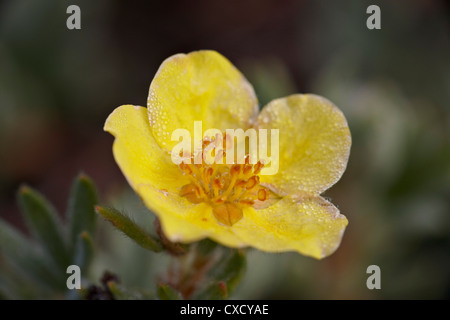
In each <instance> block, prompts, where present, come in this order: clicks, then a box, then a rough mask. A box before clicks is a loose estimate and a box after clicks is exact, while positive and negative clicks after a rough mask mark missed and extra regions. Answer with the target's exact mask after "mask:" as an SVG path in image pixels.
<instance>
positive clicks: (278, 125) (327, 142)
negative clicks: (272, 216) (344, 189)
mask: <svg viewBox="0 0 450 320" xmlns="http://www.w3.org/2000/svg"><path fill="white" fill-rule="evenodd" d="M256 127H258V128H260V129H279V162H278V163H279V169H278V173H277V174H275V175H265V176H264V175H263V176H261V182H262V183H268V184H270V185H272V186H273V187H274V188H275V189H277V190H278V191H279V192H280V194H282V195H286V194H296V193H302V192H306V193H313V194H317V195H318V194H320V193H322V192H323V191H325V190H326V189H328V188H329V187H331V186H332V185H333V184H335V183H336V182H337V181H338V180H339V179H340V177H341V176H342V173H343V172H344V171H345V168H346V166H347V161H348V157H349V153H350V145H351V136H350V130H349V128H348V125H347V121H346V119H345V117H344V115H343V114H342V112H341V111H340V110H339V109H338V108H337V107H336V106H335V105H333V104H332V103H331V102H330V101H328V100H327V99H325V98H323V97H320V96H317V95H311V94H305V95H300V94H296V95H292V96H289V97H286V98H282V99H277V100H273V101H272V102H270V103H269V104H268V105H267V106H265V107H264V109H263V110H262V111H261V113H260V114H259V116H258V119H257V123H256ZM268 136H270V134H269V133H268ZM270 147H271V145H270V144H269V150H270Z"/></svg>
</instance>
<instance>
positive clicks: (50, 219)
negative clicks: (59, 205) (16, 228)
mask: <svg viewBox="0 0 450 320" xmlns="http://www.w3.org/2000/svg"><path fill="white" fill-rule="evenodd" d="M18 201H19V206H20V209H21V211H22V214H23V216H24V218H25V221H26V223H27V225H28V227H29V229H30V231H31V232H32V233H33V235H34V236H35V237H36V238H37V239H38V240H39V241H40V242H41V244H42V246H43V248H44V249H45V250H46V252H47V253H48V254H49V256H50V257H51V258H52V259H53V261H54V262H55V263H56V264H57V265H58V266H59V267H60V268H61V269H62V270H64V271H65V270H66V268H67V266H68V265H69V261H70V259H69V255H68V252H67V250H66V246H65V242H64V239H63V237H62V234H61V230H62V227H61V223H60V221H59V219H58V216H57V214H56V212H55V209H54V208H53V206H52V205H51V204H50V203H49V202H48V201H47V200H46V199H45V198H44V197H43V196H42V195H40V194H39V193H38V192H36V191H34V190H32V189H31V188H29V187H27V186H23V187H21V188H20V190H19V193H18Z"/></svg>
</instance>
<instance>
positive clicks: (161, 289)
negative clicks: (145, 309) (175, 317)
mask: <svg viewBox="0 0 450 320" xmlns="http://www.w3.org/2000/svg"><path fill="white" fill-rule="evenodd" d="M158 297H159V298H160V299H161V300H182V299H183V298H182V296H181V294H180V293H179V292H178V291H177V290H175V289H174V288H172V287H171V286H169V285H168V284H165V283H159V284H158Z"/></svg>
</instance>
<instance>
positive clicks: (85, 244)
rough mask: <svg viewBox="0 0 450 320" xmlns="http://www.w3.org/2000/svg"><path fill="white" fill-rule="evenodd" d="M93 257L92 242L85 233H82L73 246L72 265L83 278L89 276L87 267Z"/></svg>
mask: <svg viewBox="0 0 450 320" xmlns="http://www.w3.org/2000/svg"><path fill="white" fill-rule="evenodd" d="M93 256H94V242H93V241H92V238H91V236H90V235H89V233H88V232H87V231H85V232H82V233H81V234H80V235H79V236H78V239H77V243H76V246H75V255H74V264H76V265H77V266H79V267H80V269H81V272H82V274H83V275H84V276H86V275H87V274H89V267H90V264H91V262H92V258H93Z"/></svg>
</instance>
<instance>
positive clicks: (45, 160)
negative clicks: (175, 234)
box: [0, 0, 450, 299]
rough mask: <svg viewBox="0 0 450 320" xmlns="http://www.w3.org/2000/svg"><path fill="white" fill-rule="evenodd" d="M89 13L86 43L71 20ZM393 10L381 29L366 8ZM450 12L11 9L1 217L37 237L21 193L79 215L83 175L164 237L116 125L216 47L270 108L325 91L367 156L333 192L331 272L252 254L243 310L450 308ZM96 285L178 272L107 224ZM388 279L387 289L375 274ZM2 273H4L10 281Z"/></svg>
mask: <svg viewBox="0 0 450 320" xmlns="http://www.w3.org/2000/svg"><path fill="white" fill-rule="evenodd" d="M70 4H77V5H79V6H80V8H81V26H82V29H81V30H72V31H70V30H68V29H67V28H66V19H67V17H68V14H66V8H67V7H68V5H70ZM371 4H377V5H379V6H380V8H381V26H382V29H381V30H368V29H367V28H366V19H367V17H368V14H366V8H367V7H368V6H369V5H371ZM449 27H450V13H449V6H448V3H446V2H445V1H431V0H401V1H361V0H358V1H356V0H354V1H324V0H308V1H307V0H305V1H301V0H299V1H293V0H292V1H289V0H286V1H280V0H249V1H237V0H232V1H208V0H200V1H151V2H150V1H119V0H114V1H113V0H110V1H106V0H102V1H88V0H85V1H76V0H74V1H62V0H52V1H51V0H40V1H35V0H9V1H1V2H0V146H1V152H0V218H2V219H5V220H7V221H8V222H10V223H12V224H14V225H16V226H18V228H21V229H23V230H25V229H24V228H23V222H22V221H21V218H20V215H19V213H18V208H17V205H16V203H15V194H16V191H17V189H18V187H19V186H20V184H21V183H23V182H26V183H28V184H30V185H31V186H33V187H35V188H36V189H38V190H39V191H41V192H42V193H44V194H45V195H47V196H48V198H49V199H50V200H51V201H52V202H53V203H54V204H55V206H56V208H57V209H60V211H64V208H65V206H66V199H67V195H68V193H69V187H70V183H71V181H72V178H73V177H74V176H75V175H76V174H77V173H78V172H80V171H81V170H82V171H84V172H86V173H87V174H88V175H90V176H91V177H92V178H93V180H94V181H95V182H96V184H97V185H98V186H99V190H100V195H101V199H102V203H104V204H112V205H115V206H116V207H118V208H119V209H124V210H125V211H127V212H128V213H130V214H131V215H132V216H133V217H134V218H135V220H137V221H140V222H142V223H143V224H148V225H149V226H150V227H151V225H150V224H151V222H152V220H153V215H152V214H150V213H148V211H147V210H146V209H145V207H144V206H143V205H142V203H141V202H140V201H139V200H138V198H137V197H136V196H135V195H134V194H133V192H132V191H131V189H130V188H129V186H128V185H127V183H126V181H125V179H124V177H123V176H122V174H121V172H120V171H119V169H118V167H117V165H116V164H115V162H114V160H113V157H112V152H111V146H112V141H113V138H112V137H111V136H110V135H109V134H107V133H105V132H103V130H102V127H103V123H104V121H105V119H106V117H107V116H108V115H109V113H110V112H111V111H112V110H113V109H114V108H115V107H117V106H119V105H121V104H140V105H144V106H145V105H146V98H147V92H148V87H149V84H150V82H151V80H152V78H153V76H154V74H155V72H156V70H157V68H158V66H159V65H160V63H161V62H162V61H163V60H164V59H165V58H167V57H168V56H170V55H172V54H175V53H180V52H189V51H193V50H198V49H214V50H217V51H219V52H220V53H222V54H223V55H225V56H226V57H227V58H228V59H230V60H231V61H232V62H233V63H234V64H235V65H236V66H237V67H238V68H239V69H240V70H241V71H242V72H243V73H244V74H245V76H246V77H247V78H248V79H249V81H250V82H251V83H252V84H253V85H254V87H255V90H256V92H257V95H258V98H259V101H260V104H261V105H264V104H265V103H267V102H268V101H270V100H271V99H273V98H276V97H281V96H285V95H288V94H292V93H296V92H301V93H307V92H311V93H316V94H319V95H322V96H325V97H327V98H328V99H330V100H331V101H333V102H334V103H335V104H336V105H338V106H339V107H340V108H341V109H342V110H343V112H344V114H345V115H346V117H347V119H348V122H349V126H350V130H351V132H352V138H353V145H352V151H351V156H350V161H349V164H348V168H347V171H346V172H345V174H344V176H343V178H342V179H341V180H340V181H339V182H338V183H337V184H336V185H335V186H334V187H333V188H332V189H330V190H329V191H327V192H326V193H325V196H326V197H329V198H331V199H332V202H333V203H334V204H336V205H337V206H338V207H339V208H340V210H341V212H342V213H343V214H344V215H346V216H347V217H348V219H349V222H350V224H349V226H348V228H347V231H346V233H345V235H344V238H343V241H342V245H341V246H340V248H339V249H338V250H337V252H336V253H335V254H333V255H332V256H331V257H329V258H327V259H325V260H323V261H316V260H313V259H310V258H307V257H303V256H300V255H298V254H295V253H283V254H267V253H262V252H258V251H256V250H250V251H249V253H248V272H247V275H246V277H245V279H244V280H243V282H242V283H241V285H240V286H239V287H238V289H237V291H236V293H235V294H234V296H233V297H234V298H247V299H422V298H424V299H443V298H444V299H449V298H450V110H449V100H450V41H449V40H450V38H449V30H450V28H449ZM99 225H100V229H101V230H100V234H98V235H97V237H96V244H97V247H98V252H99V256H98V257H97V260H96V261H95V268H94V275H93V278H94V279H98V278H99V276H100V274H101V272H102V271H103V270H104V269H105V268H106V269H109V270H111V271H113V272H116V273H117V274H119V275H120V277H121V278H122V281H123V282H124V283H127V284H130V285H135V286H139V287H144V288H147V287H148V288H150V287H151V286H152V284H153V283H154V282H155V279H157V275H158V274H159V272H160V271H161V270H164V268H165V266H166V264H167V258H166V257H165V256H163V255H158V254H150V253H148V252H145V251H144V250H143V249H141V248H139V247H138V246H136V245H135V244H134V243H132V242H131V241H130V240H128V239H126V238H125V237H124V236H122V235H121V234H119V233H118V232H116V231H115V230H113V228H112V227H111V226H109V225H107V224H106V223H99ZM372 264H375V265H378V266H380V268H381V290H368V289H367V287H366V279H367V277H368V275H367V274H366V269H367V267H368V266H369V265H372ZM0 272H1V271H0Z"/></svg>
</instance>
